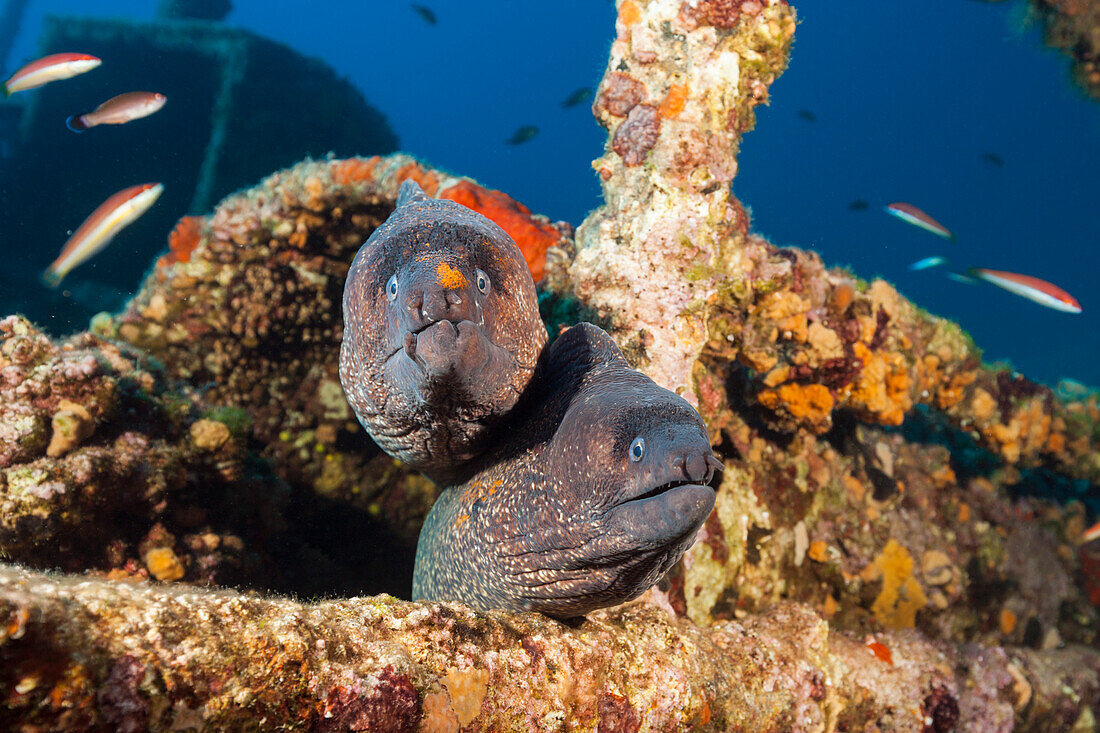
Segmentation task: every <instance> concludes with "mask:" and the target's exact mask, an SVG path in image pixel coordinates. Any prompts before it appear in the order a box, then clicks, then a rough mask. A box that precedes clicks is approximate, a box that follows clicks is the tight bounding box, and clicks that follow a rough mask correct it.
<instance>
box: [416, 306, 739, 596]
mask: <svg viewBox="0 0 1100 733" xmlns="http://www.w3.org/2000/svg"><path fill="white" fill-rule="evenodd" d="M542 367H543V371H542V373H541V374H540V376H539V378H538V381H537V382H536V383H535V385H533V387H532V389H531V391H530V401H529V402H527V401H525V403H523V404H521V408H520V409H518V410H517V414H516V416H515V418H514V421H513V423H512V424H511V425H510V426H509V428H508V430H507V431H506V433H507V436H508V437H507V438H505V439H503V440H502V442H501V443H500V444H499V445H498V446H496V447H495V448H494V449H493V450H492V451H490V452H488V453H487V454H486V455H485V456H484V457H483V458H481V459H479V461H478V462H477V463H478V467H479V469H478V470H477V472H476V473H475V474H474V475H472V476H471V477H470V479H469V480H467V481H465V482H463V483H460V484H456V485H453V486H450V487H448V488H447V489H446V490H445V491H444V492H443V494H442V495H441V496H440V498H439V499H438V500H437V501H436V503H435V506H433V507H432V511H431V513H430V514H429V515H428V518H427V520H426V522H425V524H424V527H423V529H422V530H421V533H420V541H419V544H418V546H417V551H416V568H415V571H414V575H413V599H414V600H419V599H427V600H455V601H460V602H462V603H465V604H467V605H469V606H471V607H473V608H475V609H481V610H486V609H491V608H497V609H506V610H533V611H540V612H542V613H546V614H548V615H551V616H557V617H563V618H564V617H572V616H579V615H583V614H585V613H587V612H589V611H591V610H593V609H596V608H601V607H604V606H610V605H614V604H617V603H622V602H624V601H627V600H630V599H631V598H635V597H636V596H638V595H640V594H641V593H643V592H644V591H645V590H646V589H648V588H649V587H650V586H651V585H653V584H654V583H655V582H656V581H657V580H658V579H659V578H660V577H661V576H662V575H663V574H664V573H665V572H667V571H668V570H669V568H671V567H672V565H673V564H675V562H676V561H677V560H679V558H680V556H681V555H682V554H683V553H684V551H685V550H687V548H688V547H690V545H691V543H692V542H693V541H694V539H695V535H696V532H697V531H698V529H699V527H700V525H702V523H703V522H704V521H705V520H706V518H707V516H708V515H709V514H710V511H711V509H712V508H713V507H714V490H713V489H712V488H711V486H710V485H709V484H710V482H711V479H712V477H713V475H714V471H715V469H718V468H721V463H719V462H718V460H717V459H716V458H715V457H714V455H713V453H712V452H711V447H710V442H709V440H708V438H707V432H706V426H705V425H704V423H703V421H702V419H701V418H700V417H699V414H698V413H697V412H696V411H695V410H694V409H692V407H691V406H690V405H689V404H688V403H687V402H686V401H685V400H684V399H682V398H681V397H679V396H678V395H676V394H673V393H672V392H669V391H668V390H666V389H663V388H661V387H658V386H657V385H656V384H654V383H653V381H651V380H650V379H649V378H648V377H646V376H645V375H643V374H641V373H639V372H636V371H634V370H632V369H630V368H629V366H628V365H627V363H626V361H625V359H623V356H622V354H621V353H620V351H619V349H618V347H617V346H616V345H615V343H614V342H613V341H612V340H611V338H610V337H609V336H608V335H607V334H606V333H604V332H603V331H602V330H600V329H599V328H597V327H595V326H593V325H591V324H587V323H584V324H580V325H577V326H574V327H573V328H571V329H569V330H568V331H566V332H565V333H564V334H563V335H562V336H560V337H559V338H558V340H557V341H555V342H554V343H553V345H552V346H550V348H549V349H547V351H546V354H545V355H544V359H543V365H542Z"/></svg>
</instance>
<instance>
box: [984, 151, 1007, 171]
mask: <svg viewBox="0 0 1100 733" xmlns="http://www.w3.org/2000/svg"><path fill="white" fill-rule="evenodd" d="M982 160H983V161H985V162H986V163H989V164H990V165H995V166H997V167H998V168H1004V165H1005V159H1004V158H1002V157H1001V156H999V155H997V154H996V153H990V152H985V153H982Z"/></svg>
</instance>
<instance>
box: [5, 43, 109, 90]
mask: <svg viewBox="0 0 1100 733" xmlns="http://www.w3.org/2000/svg"><path fill="white" fill-rule="evenodd" d="M101 63H103V62H102V61H100V60H99V59H98V58H96V57H95V56H89V55H88V54H86V53H54V54H50V55H49V56H43V57H42V58H40V59H38V60H37V61H32V62H30V63H29V64H27V65H26V66H24V67H23V68H21V69H19V71H17V72H15V73H14V74H12V75H11V78H10V79H8V80H7V81H6V82H4V96H5V97H8V96H11V95H12V94H15V93H16V92H22V91H24V90H26V89H34V88H35V87H40V86H42V85H43V84H49V83H50V82H51V81H57V80H58V79H68V78H69V77H72V76H76V75H77V74H83V73H84V72H85V71H91V70H92V69H94V68H95V67H97V66H99V65H100V64H101Z"/></svg>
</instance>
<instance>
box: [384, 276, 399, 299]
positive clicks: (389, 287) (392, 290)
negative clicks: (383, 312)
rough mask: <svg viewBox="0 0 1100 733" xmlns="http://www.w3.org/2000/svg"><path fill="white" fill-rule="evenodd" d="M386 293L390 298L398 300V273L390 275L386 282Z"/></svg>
mask: <svg viewBox="0 0 1100 733" xmlns="http://www.w3.org/2000/svg"><path fill="white" fill-rule="evenodd" d="M386 295H388V296H389V298H390V300H397V273H394V274H393V275H392V276H391V277H390V281H389V282H388V283H386Z"/></svg>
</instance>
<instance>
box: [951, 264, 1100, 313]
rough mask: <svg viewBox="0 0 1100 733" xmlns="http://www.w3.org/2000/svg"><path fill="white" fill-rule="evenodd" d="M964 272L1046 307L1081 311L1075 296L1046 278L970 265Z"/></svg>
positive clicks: (1075, 311) (1073, 311) (1074, 311)
mask: <svg viewBox="0 0 1100 733" xmlns="http://www.w3.org/2000/svg"><path fill="white" fill-rule="evenodd" d="M966 272H967V274H968V275H970V277H976V278H978V279H979V280H985V281H986V282H987V283H991V284H993V285H996V286H997V287H999V288H1004V289H1005V290H1007V291H1008V292H1010V293H1014V294H1016V295H1019V296H1021V297H1024V298H1027V299H1028V300H1031V301H1034V302H1036V303H1038V304H1039V305H1045V306H1046V307H1047V308H1053V309H1054V310H1058V311H1063V312H1065V313H1080V312H1081V304H1080V303H1078V302H1077V298H1074V297H1073V296H1072V295H1070V294H1069V293H1067V292H1066V291H1065V290H1062V289H1061V288H1060V287H1058V286H1057V285H1054V284H1053V283H1048V282H1047V281H1046V280H1040V279H1039V278H1037V277H1031V276H1030V275H1020V274H1018V273H1015V272H1005V271H1004V270H987V269H986V268H984V267H971V268H970V269H969V270H967V271H966Z"/></svg>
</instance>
